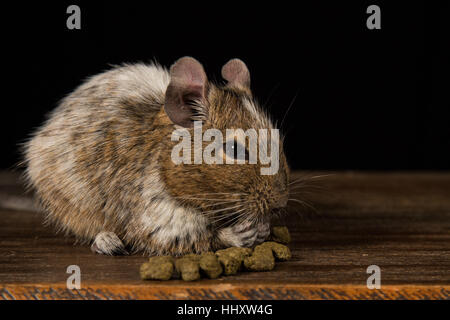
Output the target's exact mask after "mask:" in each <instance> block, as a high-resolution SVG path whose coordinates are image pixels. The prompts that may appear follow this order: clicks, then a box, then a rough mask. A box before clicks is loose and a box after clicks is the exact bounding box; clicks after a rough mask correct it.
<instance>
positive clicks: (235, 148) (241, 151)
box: [223, 140, 249, 161]
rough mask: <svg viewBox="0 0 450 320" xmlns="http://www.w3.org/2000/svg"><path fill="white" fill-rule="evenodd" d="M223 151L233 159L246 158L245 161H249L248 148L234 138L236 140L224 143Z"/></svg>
mask: <svg viewBox="0 0 450 320" xmlns="http://www.w3.org/2000/svg"><path fill="white" fill-rule="evenodd" d="M227 144H229V147H228V148H227ZM223 151H224V152H225V154H226V155H227V156H228V157H230V158H231V159H236V160H245V161H247V160H248V159H249V155H248V150H247V149H246V148H245V147H244V146H243V145H242V144H240V143H239V142H237V141H236V140H234V142H233V141H229V142H226V143H224V144H223Z"/></svg>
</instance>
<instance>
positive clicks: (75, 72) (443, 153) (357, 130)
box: [1, 0, 450, 170]
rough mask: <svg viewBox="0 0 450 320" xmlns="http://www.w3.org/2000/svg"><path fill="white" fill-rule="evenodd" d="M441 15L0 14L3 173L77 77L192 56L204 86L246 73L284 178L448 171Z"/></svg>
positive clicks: (387, 6) (121, 10)
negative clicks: (277, 139) (227, 68)
mask: <svg viewBox="0 0 450 320" xmlns="http://www.w3.org/2000/svg"><path fill="white" fill-rule="evenodd" d="M70 4H78V5H79V6H80V8H81V30H68V29H67V28H66V19H67V17H68V16H69V15H68V14H66V8H67V7H68V6H69V5H70ZM370 4H377V5H379V6H380V8H381V26H382V29H381V30H368V29H367V27H366V19H367V17H368V16H369V15H368V14H367V13H366V9H367V7H368V6H369V5H370ZM445 9H446V8H430V7H428V6H425V5H424V4H423V3H421V2H411V1H389V2H382V1H370V2H367V1H355V2H348V1H339V2H338V1H290V2H282V1H276V2H273V1H271V2H262V1H260V2H250V1H248V2H247V1H242V0H241V1H208V2H197V1H196V2H195V3H191V2H187V1H185V2H181V3H178V2H169V3H168V2H163V1H145V2H144V1H121V2H113V1H107V2H106V1H105V2H102V1H95V2H94V1H91V2H87V1H75V0H74V1H70V2H69V1H58V2H55V3H51V2H47V3H43V2H38V3H37V2H30V3H27V2H18V3H15V4H14V5H7V6H3V10H2V12H3V15H2V18H1V19H2V21H1V22H2V25H3V26H2V33H3V37H2V43H3V49H2V50H3V52H4V53H6V58H4V59H3V64H4V65H3V68H2V69H3V76H4V79H6V80H7V81H5V82H7V85H6V86H3V87H4V93H3V94H4V97H3V98H4V99H3V103H2V108H3V110H2V120H3V121H2V129H1V130H2V131H1V134H2V149H1V150H2V157H1V167H3V168H11V167H12V166H14V164H15V163H17V161H18V160H19V153H18V151H17V150H18V144H19V143H20V142H23V141H24V140H25V139H26V138H27V137H28V136H29V134H30V133H31V132H32V131H33V129H34V128H35V127H37V126H38V125H40V124H41V123H42V121H43V120H44V119H45V115H46V114H47V113H48V112H49V111H50V110H52V109H53V108H54V107H55V106H56V105H57V103H58V101H59V100H60V99H61V98H62V97H64V96H65V95H66V94H68V93H70V92H71V91H72V90H73V89H74V88H75V87H76V86H77V85H79V84H80V83H81V81H82V80H83V79H85V78H86V77H88V76H90V75H94V74H96V73H99V72H102V71H104V70H106V69H108V68H109V66H110V64H120V63H123V62H137V61H144V62H147V61H150V60H151V59H153V58H156V59H157V60H158V61H160V62H161V63H162V64H164V65H167V66H168V65H170V64H171V63H173V62H174V61H175V60H176V59H178V58H179V57H181V56H185V55H190V56H193V57H195V58H197V59H198V60H199V61H201V62H202V63H203V64H204V66H205V69H206V71H207V73H208V75H209V77H210V79H216V80H221V79H220V68H221V66H222V65H223V64H224V63H225V62H226V61H228V60H229V59H230V58H234V57H239V58H241V59H242V60H244V61H245V62H246V64H247V65H248V67H249V69H250V72H251V76H252V89H253V92H254V95H255V96H257V97H258V99H259V101H260V102H261V103H262V104H264V105H265V107H266V108H267V109H269V113H270V114H271V115H272V116H273V118H274V119H275V120H276V121H278V123H281V122H282V121H283V118H284V121H283V124H282V127H281V129H282V131H283V133H285V134H286V135H287V140H286V141H287V143H286V153H287V155H288V160H289V163H290V165H291V167H293V168H296V169H307V170H319V169H370V170H399V169H400V170H442V169H444V170H448V169H450V125H449V123H450V118H449V112H448V108H449V99H448V93H449V83H448V71H447V70H448V69H447V68H448V58H449V56H448V51H445V50H444V48H443V45H444V43H445V42H447V41H448V39H449V38H447V36H448V35H445V34H444V24H445V23H446V21H448V18H447V17H446V14H447V15H448V12H447V11H446V10H445ZM446 19H447V20H446ZM5 89H6V90H5ZM294 97H296V98H295V99H294ZM289 106H291V107H290V108H289ZM288 109H289V111H288Z"/></svg>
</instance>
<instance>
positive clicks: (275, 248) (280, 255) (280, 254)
mask: <svg viewBox="0 0 450 320" xmlns="http://www.w3.org/2000/svg"><path fill="white" fill-rule="evenodd" d="M261 246H264V247H267V248H270V249H271V250H272V253H273V255H274V256H275V258H276V259H277V260H279V261H287V260H289V259H291V257H292V254H291V250H290V249H289V248H288V247H287V246H285V245H282V244H281V243H277V242H273V241H267V242H264V243H262V244H261Z"/></svg>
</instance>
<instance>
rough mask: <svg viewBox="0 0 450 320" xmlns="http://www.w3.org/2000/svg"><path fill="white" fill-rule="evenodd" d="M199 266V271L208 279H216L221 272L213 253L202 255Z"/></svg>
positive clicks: (220, 266)
mask: <svg viewBox="0 0 450 320" xmlns="http://www.w3.org/2000/svg"><path fill="white" fill-rule="evenodd" d="M199 265H200V269H201V271H202V272H203V273H205V274H206V276H207V277H208V278H210V279H216V278H218V277H219V276H220V275H221V274H222V272H223V268H222V265H221V264H220V262H219V260H218V259H217V256H216V255H215V254H214V252H208V253H205V254H202V256H201V258H200V262H199Z"/></svg>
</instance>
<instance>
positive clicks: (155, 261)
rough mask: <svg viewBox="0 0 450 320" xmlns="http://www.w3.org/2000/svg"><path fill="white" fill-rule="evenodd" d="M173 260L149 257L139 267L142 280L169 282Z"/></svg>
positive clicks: (167, 257)
mask: <svg viewBox="0 0 450 320" xmlns="http://www.w3.org/2000/svg"><path fill="white" fill-rule="evenodd" d="M173 261H174V259H173V258H172V257H171V256H161V257H151V258H150V259H149V261H148V262H146V263H144V264H142V265H141V268H140V270H139V271H140V275H141V279H142V280H169V279H170V278H171V277H172V274H173V270H174V265H173Z"/></svg>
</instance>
